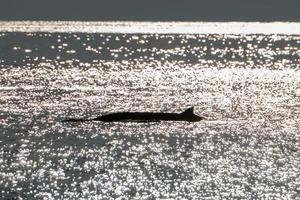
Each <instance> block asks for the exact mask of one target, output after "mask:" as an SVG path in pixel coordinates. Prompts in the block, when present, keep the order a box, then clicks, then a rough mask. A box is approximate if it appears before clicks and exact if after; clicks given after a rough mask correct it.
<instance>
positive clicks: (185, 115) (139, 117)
mask: <svg viewBox="0 0 300 200" xmlns="http://www.w3.org/2000/svg"><path fill="white" fill-rule="evenodd" d="M203 119H204V118H203V117H200V116H198V115H195V114H194V107H191V108H188V109H187V110H185V111H184V112H182V113H153V112H117V113H111V114H107V115H102V116H99V117H96V118H93V119H74V118H70V119H66V120H64V121H63V122H83V121H103V122H160V121H187V122H198V121H201V120H203Z"/></svg>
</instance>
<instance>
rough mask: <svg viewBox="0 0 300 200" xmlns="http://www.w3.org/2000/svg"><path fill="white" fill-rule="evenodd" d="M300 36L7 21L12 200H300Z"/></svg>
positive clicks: (6, 114) (4, 83) (299, 32)
mask: <svg viewBox="0 0 300 200" xmlns="http://www.w3.org/2000/svg"><path fill="white" fill-rule="evenodd" d="M299 27H300V24H299V23H265V24H263V23H175V22H172V23H171V22H170V23H150V22H148V23H145V22H140V23H139V22H127V23H124V22H123V23H121V22H105V23H103V22H92V23H88V22H0V103H1V107H0V198H1V199H136V200H137V199H299V198H300V168H299V166H300V131H299V130H300V28H299ZM191 106H194V107H195V113H196V114H198V115H200V116H203V117H205V118H206V120H204V121H201V122H197V123H188V122H159V123H116V122H115V123H105V122H85V123H62V122H61V121H62V120H64V119H66V118H69V117H74V118H76V117H78V118H93V117H96V116H100V115H102V114H106V113H111V112H119V111H149V112H182V111H184V110H185V109H187V108H189V107H191Z"/></svg>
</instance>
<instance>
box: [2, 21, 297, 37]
mask: <svg viewBox="0 0 300 200" xmlns="http://www.w3.org/2000/svg"><path fill="white" fill-rule="evenodd" d="M0 32H50V33H56V32H57V33H128V34H130V33H132V34H133V33H145V34H152V33H153V34H155V33H157V34H293V35H300V22H283V21H272V22H259V21H253V22H252V21H251V22H241V21H228V22H225V21H224V22H210V21H44V20H39V21H29V20H17V21H14V20H12V21H11V20H0Z"/></svg>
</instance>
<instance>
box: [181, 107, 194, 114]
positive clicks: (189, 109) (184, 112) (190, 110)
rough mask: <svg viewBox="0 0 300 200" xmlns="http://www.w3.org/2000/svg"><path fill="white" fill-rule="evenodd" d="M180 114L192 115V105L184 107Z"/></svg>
mask: <svg viewBox="0 0 300 200" xmlns="http://www.w3.org/2000/svg"><path fill="white" fill-rule="evenodd" d="M181 114H182V115H193V114H194V107H190V108H188V109H186V110H185V111H183V112H182V113H181Z"/></svg>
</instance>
